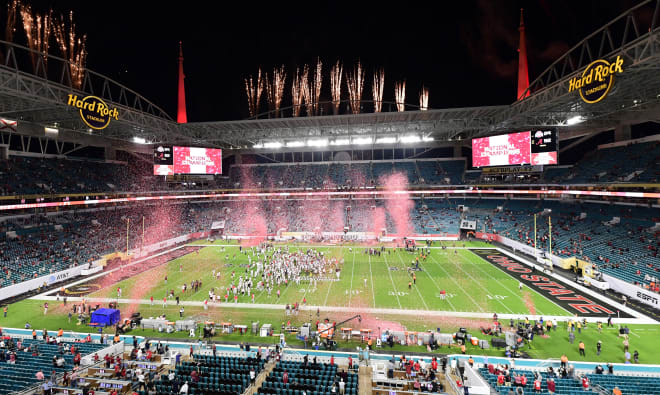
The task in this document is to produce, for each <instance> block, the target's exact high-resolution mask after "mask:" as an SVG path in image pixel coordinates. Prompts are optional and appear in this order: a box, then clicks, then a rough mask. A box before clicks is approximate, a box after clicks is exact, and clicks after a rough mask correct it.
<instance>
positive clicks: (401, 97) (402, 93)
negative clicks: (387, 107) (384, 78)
mask: <svg viewBox="0 0 660 395" xmlns="http://www.w3.org/2000/svg"><path fill="white" fill-rule="evenodd" d="M394 99H395V101H396V109H397V111H399V112H401V111H405V110H406V81H401V82H397V83H396V84H394Z"/></svg>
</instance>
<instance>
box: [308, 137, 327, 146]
mask: <svg viewBox="0 0 660 395" xmlns="http://www.w3.org/2000/svg"><path fill="white" fill-rule="evenodd" d="M326 145H328V140H326V139H317V140H308V141H307V146H309V147H325V146H326Z"/></svg>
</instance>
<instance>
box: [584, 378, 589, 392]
mask: <svg viewBox="0 0 660 395" xmlns="http://www.w3.org/2000/svg"><path fill="white" fill-rule="evenodd" d="M582 388H584V390H585V391H589V379H588V378H587V376H582Z"/></svg>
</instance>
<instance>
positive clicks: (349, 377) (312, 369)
mask: <svg viewBox="0 0 660 395" xmlns="http://www.w3.org/2000/svg"><path fill="white" fill-rule="evenodd" d="M284 371H286V372H287V375H288V377H289V378H288V383H287V384H284V383H283V382H282V376H283V374H284ZM339 376H340V372H338V371H337V365H330V364H324V363H319V364H312V363H308V364H304V363H303V362H293V361H281V362H278V364H277V365H276V366H275V368H274V369H273V371H272V372H271V373H270V374H269V375H268V377H266V380H265V381H264V382H263V383H262V385H261V387H260V388H259V390H258V392H257V393H258V394H261V395H267V394H268V395H270V394H274V395H302V393H303V391H305V392H306V393H307V394H309V395H329V394H331V393H332V392H331V387H332V385H333V383H336V382H338V381H339ZM345 382H346V384H345V385H346V387H345V393H346V394H347V395H357V394H358V376H357V374H355V373H352V372H346V381H345ZM336 391H337V393H338V392H339V389H338V388H336Z"/></svg>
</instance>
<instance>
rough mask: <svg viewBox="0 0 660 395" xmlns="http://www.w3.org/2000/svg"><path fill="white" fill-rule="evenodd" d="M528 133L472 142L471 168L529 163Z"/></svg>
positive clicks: (504, 135) (529, 140) (529, 144)
mask: <svg viewBox="0 0 660 395" xmlns="http://www.w3.org/2000/svg"><path fill="white" fill-rule="evenodd" d="M530 156H531V138H530V133H529V132H520V133H510V134H503V135H499V136H490V137H483V138H478V139H473V140H472V166H474V167H483V166H506V165H523V164H529V163H530Z"/></svg>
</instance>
